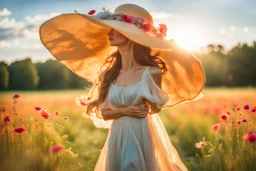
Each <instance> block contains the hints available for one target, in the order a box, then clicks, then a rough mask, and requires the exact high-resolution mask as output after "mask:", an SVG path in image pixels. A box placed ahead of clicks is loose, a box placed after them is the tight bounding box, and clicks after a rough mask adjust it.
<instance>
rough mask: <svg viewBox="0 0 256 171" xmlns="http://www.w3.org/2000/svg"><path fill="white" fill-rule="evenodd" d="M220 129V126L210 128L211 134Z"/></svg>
mask: <svg viewBox="0 0 256 171" xmlns="http://www.w3.org/2000/svg"><path fill="white" fill-rule="evenodd" d="M219 129H220V124H215V125H213V126H212V132H217V131H219Z"/></svg>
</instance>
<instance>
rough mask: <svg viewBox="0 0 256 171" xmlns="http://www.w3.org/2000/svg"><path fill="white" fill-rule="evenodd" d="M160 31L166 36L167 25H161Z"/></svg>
mask: <svg viewBox="0 0 256 171" xmlns="http://www.w3.org/2000/svg"><path fill="white" fill-rule="evenodd" d="M158 30H159V32H160V33H162V34H163V35H166V32H167V26H166V25H165V24H159V27H158Z"/></svg>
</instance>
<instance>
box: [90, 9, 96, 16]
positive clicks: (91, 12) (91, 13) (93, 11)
mask: <svg viewBox="0 0 256 171" xmlns="http://www.w3.org/2000/svg"><path fill="white" fill-rule="evenodd" d="M95 12H96V10H91V11H89V12H88V15H93V14H94V13H95Z"/></svg>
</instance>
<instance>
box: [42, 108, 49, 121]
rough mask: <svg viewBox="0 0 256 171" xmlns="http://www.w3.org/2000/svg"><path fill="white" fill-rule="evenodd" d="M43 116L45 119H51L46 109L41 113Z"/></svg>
mask: <svg viewBox="0 0 256 171" xmlns="http://www.w3.org/2000/svg"><path fill="white" fill-rule="evenodd" d="M41 116H42V117H44V118H45V119H48V118H49V117H50V113H48V112H47V110H46V109H43V110H42V111H41Z"/></svg>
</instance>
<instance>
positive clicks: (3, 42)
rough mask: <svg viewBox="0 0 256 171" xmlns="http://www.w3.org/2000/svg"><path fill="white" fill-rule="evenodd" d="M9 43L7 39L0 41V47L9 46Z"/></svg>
mask: <svg viewBox="0 0 256 171" xmlns="http://www.w3.org/2000/svg"><path fill="white" fill-rule="evenodd" d="M11 46H12V45H11V43H8V42H7V41H0V48H5V47H11Z"/></svg>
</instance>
